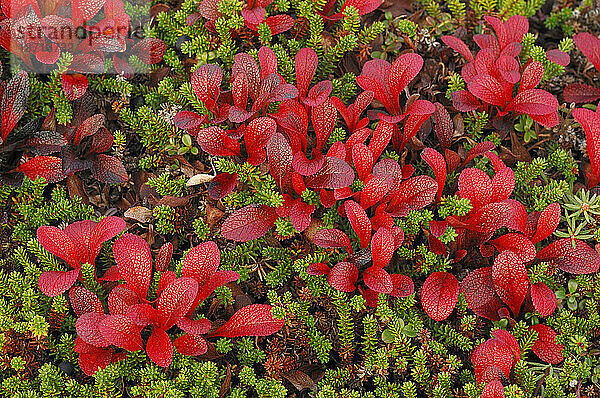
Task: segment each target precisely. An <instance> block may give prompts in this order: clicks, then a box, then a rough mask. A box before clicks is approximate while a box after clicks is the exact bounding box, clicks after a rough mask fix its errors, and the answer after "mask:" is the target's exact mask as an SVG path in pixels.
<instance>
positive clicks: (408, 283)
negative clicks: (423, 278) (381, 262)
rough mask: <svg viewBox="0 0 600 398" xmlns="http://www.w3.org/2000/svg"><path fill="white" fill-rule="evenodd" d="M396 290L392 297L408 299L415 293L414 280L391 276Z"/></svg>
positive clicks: (404, 276)
mask: <svg viewBox="0 0 600 398" xmlns="http://www.w3.org/2000/svg"><path fill="white" fill-rule="evenodd" d="M390 276H391V277H392V283H393V284H394V290H392V292H391V293H390V295H392V296H394V297H408V296H410V295H411V294H413V293H414V292H415V284H414V283H413V281H412V279H410V278H409V277H408V276H406V275H401V274H391V275H390Z"/></svg>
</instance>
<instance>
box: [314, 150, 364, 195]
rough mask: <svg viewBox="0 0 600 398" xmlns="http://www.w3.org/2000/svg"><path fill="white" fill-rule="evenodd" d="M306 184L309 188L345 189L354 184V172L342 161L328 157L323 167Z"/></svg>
mask: <svg viewBox="0 0 600 398" xmlns="http://www.w3.org/2000/svg"><path fill="white" fill-rule="evenodd" d="M305 182H306V186H307V187H309V188H326V189H339V188H345V187H349V186H350V185H351V184H352V182H354V171H353V170H352V168H351V167H350V166H349V165H348V163H346V162H345V161H343V160H342V159H339V158H336V157H326V158H325V163H323V167H321V169H320V170H319V171H317V172H316V173H315V174H313V175H312V176H308V177H306V180H305Z"/></svg>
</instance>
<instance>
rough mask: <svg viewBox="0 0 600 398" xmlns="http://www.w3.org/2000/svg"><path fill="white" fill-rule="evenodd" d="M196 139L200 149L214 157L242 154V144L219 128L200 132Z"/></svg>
mask: <svg viewBox="0 0 600 398" xmlns="http://www.w3.org/2000/svg"><path fill="white" fill-rule="evenodd" d="M196 139H197V141H198V145H200V148H202V150H203V151H204V152H207V153H209V154H211V155H213V156H236V155H239V153H240V143H239V142H238V141H237V140H234V139H232V138H230V137H229V136H228V135H227V132H226V131H225V130H223V129H222V128H220V127H217V126H210V127H208V128H205V129H202V130H200V131H198V136H197V137H196Z"/></svg>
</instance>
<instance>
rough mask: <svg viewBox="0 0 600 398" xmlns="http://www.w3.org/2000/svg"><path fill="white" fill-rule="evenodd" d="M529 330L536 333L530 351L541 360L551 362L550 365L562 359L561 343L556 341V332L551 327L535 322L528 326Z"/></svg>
mask: <svg viewBox="0 0 600 398" xmlns="http://www.w3.org/2000/svg"><path fill="white" fill-rule="evenodd" d="M529 330H534V331H536V332H537V333H538V339H537V340H536V342H535V343H534V344H533V347H531V351H533V353H534V354H535V355H537V356H538V357H540V359H541V360H542V361H545V362H548V363H551V364H552V365H556V364H559V363H561V362H562V361H563V359H564V358H563V355H562V349H563V345H562V344H558V343H557V342H556V332H555V331H554V330H552V328H550V327H548V326H546V325H542V324H537V325H532V326H529Z"/></svg>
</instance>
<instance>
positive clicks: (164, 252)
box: [155, 242, 173, 272]
mask: <svg viewBox="0 0 600 398" xmlns="http://www.w3.org/2000/svg"><path fill="white" fill-rule="evenodd" d="M172 255H173V244H172V243H171V242H166V243H164V244H163V245H162V246H161V247H160V250H159V251H158V255H157V256H156V261H155V265H156V270H157V271H160V272H165V271H166V270H167V267H168V266H169V263H170V262H171V256H172Z"/></svg>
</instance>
